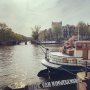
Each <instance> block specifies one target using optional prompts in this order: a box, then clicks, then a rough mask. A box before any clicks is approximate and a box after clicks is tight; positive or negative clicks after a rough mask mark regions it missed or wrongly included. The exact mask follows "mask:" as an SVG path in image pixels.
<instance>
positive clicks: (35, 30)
mask: <svg viewBox="0 0 90 90" xmlns="http://www.w3.org/2000/svg"><path fill="white" fill-rule="evenodd" d="M40 28H41V27H40V26H35V27H34V28H32V38H33V40H37V41H38V40H39V31H40Z"/></svg>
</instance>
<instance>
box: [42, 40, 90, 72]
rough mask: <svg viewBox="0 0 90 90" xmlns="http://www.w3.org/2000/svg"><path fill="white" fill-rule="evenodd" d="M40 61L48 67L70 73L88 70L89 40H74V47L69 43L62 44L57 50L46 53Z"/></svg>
mask: <svg viewBox="0 0 90 90" xmlns="http://www.w3.org/2000/svg"><path fill="white" fill-rule="evenodd" d="M71 41H72V40H71ZM71 41H70V43H71ZM48 54H49V55H48ZM41 63H42V64H43V65H44V66H46V67H47V68H48V69H57V70H65V71H67V72H70V73H77V72H80V71H84V70H87V71H90V41H75V43H74V47H73V46H72V45H70V44H69V45H68V46H66V47H65V45H64V47H62V50H61V51H59V52H49V53H46V58H45V59H43V60H42V61H41Z"/></svg>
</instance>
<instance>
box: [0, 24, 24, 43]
mask: <svg viewBox="0 0 90 90" xmlns="http://www.w3.org/2000/svg"><path fill="white" fill-rule="evenodd" d="M24 39H25V37H24V36H23V35H20V34H17V33H14V32H13V31H12V29H11V28H9V27H8V26H7V25H6V24H5V23H0V41H20V40H24Z"/></svg>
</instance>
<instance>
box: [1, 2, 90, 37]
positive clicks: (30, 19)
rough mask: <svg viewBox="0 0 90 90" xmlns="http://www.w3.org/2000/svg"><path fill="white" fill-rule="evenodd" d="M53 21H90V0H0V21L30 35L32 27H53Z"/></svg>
mask: <svg viewBox="0 0 90 90" xmlns="http://www.w3.org/2000/svg"><path fill="white" fill-rule="evenodd" d="M52 21H62V23H63V25H65V24H77V23H78V21H84V22H86V23H90V0H0V22H4V23H6V24H7V25H8V26H9V27H11V28H12V29H13V31H14V32H17V33H20V34H23V35H26V36H30V35H31V32H32V30H31V27H34V26H35V25H40V26H41V27H42V29H45V28H49V27H51V22H52Z"/></svg>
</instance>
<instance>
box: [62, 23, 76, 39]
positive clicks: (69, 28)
mask: <svg viewBox="0 0 90 90" xmlns="http://www.w3.org/2000/svg"><path fill="white" fill-rule="evenodd" d="M62 31H63V37H64V38H69V37H71V36H72V35H73V34H75V33H76V27H75V26H74V25H68V24H67V25H66V26H63V27H62Z"/></svg>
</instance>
